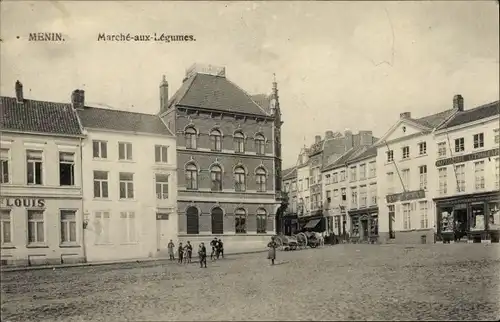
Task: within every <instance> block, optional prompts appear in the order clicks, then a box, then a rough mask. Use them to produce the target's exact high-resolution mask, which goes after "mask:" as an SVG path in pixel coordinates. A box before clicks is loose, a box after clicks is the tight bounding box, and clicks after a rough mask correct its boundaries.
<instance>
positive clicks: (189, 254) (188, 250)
mask: <svg viewBox="0 0 500 322" xmlns="http://www.w3.org/2000/svg"><path fill="white" fill-rule="evenodd" d="M186 253H187V262H188V263H191V257H192V255H193V245H191V242H190V241H189V240H188V242H187V245H186Z"/></svg>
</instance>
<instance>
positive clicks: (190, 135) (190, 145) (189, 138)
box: [184, 127, 196, 149]
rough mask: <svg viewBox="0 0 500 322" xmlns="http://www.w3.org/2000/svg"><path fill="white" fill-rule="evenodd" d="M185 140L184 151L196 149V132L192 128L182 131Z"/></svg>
mask: <svg viewBox="0 0 500 322" xmlns="http://www.w3.org/2000/svg"><path fill="white" fill-rule="evenodd" d="M184 135H185V138H186V149H196V130H195V129H194V128H192V127H188V128H187V129H186V131H184Z"/></svg>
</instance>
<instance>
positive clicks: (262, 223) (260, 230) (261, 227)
mask: <svg viewBox="0 0 500 322" xmlns="http://www.w3.org/2000/svg"><path fill="white" fill-rule="evenodd" d="M266 228H267V212H266V210H265V209H262V208H259V209H257V234H265V233H266Z"/></svg>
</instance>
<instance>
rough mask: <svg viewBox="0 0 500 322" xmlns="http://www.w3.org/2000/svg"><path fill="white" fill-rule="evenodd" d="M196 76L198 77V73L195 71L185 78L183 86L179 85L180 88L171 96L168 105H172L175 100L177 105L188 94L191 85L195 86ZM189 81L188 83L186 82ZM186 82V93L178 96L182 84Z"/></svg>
mask: <svg viewBox="0 0 500 322" xmlns="http://www.w3.org/2000/svg"><path fill="white" fill-rule="evenodd" d="M196 77H198V73H194V74H192V75H191V76H189V77H188V78H187V79H185V80H184V81H183V82H182V84H181V86H180V87H179V89H178V90H177V91H176V92H175V94H174V95H173V96H172V98H171V100H172V101H171V102H168V106H169V107H170V106H171V105H172V104H174V101H176V103H175V105H177V104H178V103H179V102H180V101H182V99H183V98H184V96H186V95H187V93H188V92H189V90H190V89H191V86H193V83H194V80H195V79H196ZM186 82H187V83H186ZM185 83H186V87H187V88H186V90H185V91H184V93H181V96H180V97H176V96H175V95H176V94H177V93H179V91H180V90H181V88H182V86H183V85H184V84H185Z"/></svg>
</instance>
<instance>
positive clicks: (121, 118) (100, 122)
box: [77, 106, 173, 136]
mask: <svg viewBox="0 0 500 322" xmlns="http://www.w3.org/2000/svg"><path fill="white" fill-rule="evenodd" d="M77 113H78V116H79V117H80V120H81V122H82V125H83V127H88V128H93V129H103V130H114V131H123V132H134V133H149V134H159V135H168V136H173V133H172V132H171V131H170V130H169V129H168V128H167V126H166V125H165V123H163V121H162V120H161V118H160V117H159V116H157V115H154V114H145V113H136V112H128V111H121V110H113V109H107V108H99V107H89V106H85V108H84V109H79V110H77Z"/></svg>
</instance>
